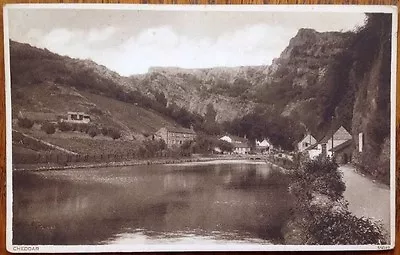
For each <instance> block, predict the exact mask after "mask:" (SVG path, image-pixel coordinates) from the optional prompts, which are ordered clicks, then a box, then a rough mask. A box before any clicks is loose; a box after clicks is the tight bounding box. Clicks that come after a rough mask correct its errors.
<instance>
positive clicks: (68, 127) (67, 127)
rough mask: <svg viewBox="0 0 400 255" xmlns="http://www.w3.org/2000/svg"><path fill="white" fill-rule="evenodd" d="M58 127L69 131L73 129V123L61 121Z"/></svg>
mask: <svg viewBox="0 0 400 255" xmlns="http://www.w3.org/2000/svg"><path fill="white" fill-rule="evenodd" d="M58 129H59V130H60V131H62V132H67V131H71V130H72V125H71V124H69V123H67V122H63V121H62V122H59V123H58Z"/></svg>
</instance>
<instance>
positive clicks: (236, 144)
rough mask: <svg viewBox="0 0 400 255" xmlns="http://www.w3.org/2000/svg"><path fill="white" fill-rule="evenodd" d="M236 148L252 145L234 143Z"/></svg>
mask: <svg viewBox="0 0 400 255" xmlns="http://www.w3.org/2000/svg"><path fill="white" fill-rule="evenodd" d="M232 145H233V147H234V148H250V145H248V144H247V143H242V142H239V143H232Z"/></svg>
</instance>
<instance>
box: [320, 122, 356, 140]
mask: <svg viewBox="0 0 400 255" xmlns="http://www.w3.org/2000/svg"><path fill="white" fill-rule="evenodd" d="M332 133H333V132H332V129H331V130H329V131H328V132H327V134H326V135H325V136H324V137H323V138H322V139H321V140H320V141H319V142H318V143H327V142H328V141H329V140H330V139H331V138H332ZM333 137H334V139H337V140H350V139H352V137H351V134H350V133H349V132H348V131H347V130H346V129H345V128H344V127H343V126H340V127H339V128H337V129H336V131H335V133H333Z"/></svg>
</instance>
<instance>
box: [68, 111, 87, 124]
mask: <svg viewBox="0 0 400 255" xmlns="http://www.w3.org/2000/svg"><path fill="white" fill-rule="evenodd" d="M62 121H63V122H69V123H89V122H90V116H89V114H86V113H84V112H68V113H67V119H66V120H65V119H63V120H62Z"/></svg>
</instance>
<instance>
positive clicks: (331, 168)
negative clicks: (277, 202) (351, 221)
mask: <svg viewBox="0 0 400 255" xmlns="http://www.w3.org/2000/svg"><path fill="white" fill-rule="evenodd" d="M293 177H294V182H293V183H292V185H291V191H292V193H293V194H294V195H295V196H298V197H301V198H311V197H312V194H313V193H320V194H323V195H327V196H328V197H329V198H330V199H332V200H334V201H337V200H339V199H342V198H343V192H344V191H345V189H346V185H345V184H344V182H343V180H342V174H341V173H340V172H339V171H338V165H337V164H336V163H334V162H333V161H331V160H327V159H320V160H307V161H305V162H303V163H302V164H301V166H300V168H299V169H298V170H297V171H296V172H295V173H294V176H293Z"/></svg>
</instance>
